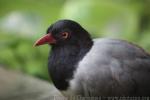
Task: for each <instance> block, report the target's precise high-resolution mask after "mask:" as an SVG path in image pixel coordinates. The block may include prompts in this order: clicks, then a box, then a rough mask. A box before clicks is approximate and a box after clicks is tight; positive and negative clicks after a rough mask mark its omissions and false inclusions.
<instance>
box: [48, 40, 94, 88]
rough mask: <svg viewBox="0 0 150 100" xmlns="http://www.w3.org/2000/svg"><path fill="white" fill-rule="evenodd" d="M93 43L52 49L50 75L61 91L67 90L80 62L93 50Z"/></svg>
mask: <svg viewBox="0 0 150 100" xmlns="http://www.w3.org/2000/svg"><path fill="white" fill-rule="evenodd" d="M92 45H93V42H92V41H90V42H88V43H85V44H82V43H81V44H80V45H65V46H58V47H57V46H56V47H53V48H52V51H51V53H50V57H49V63H48V67H49V73H50V76H51V79H52V81H53V83H54V85H55V86H56V88H58V89H60V90H66V89H67V87H68V86H69V80H70V79H71V78H72V77H73V72H74V71H75V70H76V68H77V64H78V62H79V61H80V60H81V59H82V58H83V57H84V56H85V55H86V53H87V52H88V51H89V50H90V49H91V47H92Z"/></svg>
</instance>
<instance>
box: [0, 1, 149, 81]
mask: <svg viewBox="0 0 150 100" xmlns="http://www.w3.org/2000/svg"><path fill="white" fill-rule="evenodd" d="M59 19H72V20H75V21H77V22H78V23H80V24H81V25H82V26H83V27H84V28H85V29H86V30H87V31H88V32H89V33H90V34H91V35H92V37H93V38H101V37H108V38H119V39H124V40H128V41H130V42H133V43H135V44H138V45H140V46H141V47H143V48H144V49H146V50H147V51H150V0H0V65H1V66H3V67H5V68H8V69H12V70H19V71H22V72H23V73H27V74H29V75H33V76H36V77H39V78H42V79H46V80H50V79H49V76H48V70H47V58H48V54H49V50H50V48H49V46H48V45H44V46H40V47H37V48H35V47H33V44H34V42H35V41H36V39H38V38H39V37H41V36H42V35H43V34H45V32H46V30H47V28H48V27H49V25H51V24H52V23H54V22H55V21H57V20H59Z"/></svg>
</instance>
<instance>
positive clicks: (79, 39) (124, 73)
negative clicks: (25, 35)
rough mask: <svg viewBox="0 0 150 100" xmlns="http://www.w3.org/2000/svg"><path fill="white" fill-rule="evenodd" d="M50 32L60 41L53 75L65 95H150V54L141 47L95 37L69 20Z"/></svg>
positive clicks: (52, 58) (55, 48) (52, 56)
mask: <svg viewBox="0 0 150 100" xmlns="http://www.w3.org/2000/svg"><path fill="white" fill-rule="evenodd" d="M64 30H65V31H64ZM64 32H67V33H65V35H64ZM49 33H51V34H52V35H53V37H54V38H55V39H56V41H57V43H54V42H53V44H52V51H51V53H50V56H49V64H48V67H49V72H50V76H51V78H52V81H53V83H54V85H55V86H56V88H57V89H59V90H60V91H61V92H62V93H63V94H64V95H65V96H78V95H80V96H86V97H87V96H88V97H93V96H150V55H149V54H148V53H146V52H145V51H144V50H143V49H142V48H140V47H138V46H136V45H134V44H131V43H128V42H126V41H123V40H117V39H107V38H102V39H95V40H92V39H91V38H90V36H89V34H88V32H87V31H86V30H84V29H83V28H82V27H81V26H80V25H79V24H77V23H75V22H73V21H70V20H61V21H58V22H56V23H55V24H54V25H52V26H51V27H50V28H49V29H48V34H49ZM62 33H63V34H62ZM61 34H62V35H61ZM66 34H67V35H66ZM47 37H50V39H51V38H52V37H51V35H46V39H47ZM66 37H67V38H66ZM43 39H45V37H44V38H42V41H44V42H45V41H48V43H52V42H49V41H50V40H43ZM52 40H54V39H51V41H52ZM40 41H41V39H40ZM38 43H39V41H38V42H37V43H36V44H38ZM40 43H41V42H40ZM41 44H42V43H41ZM38 45H39V44H38Z"/></svg>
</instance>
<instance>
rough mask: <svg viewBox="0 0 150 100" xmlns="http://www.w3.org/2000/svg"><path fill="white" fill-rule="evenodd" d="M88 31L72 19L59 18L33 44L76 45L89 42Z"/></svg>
mask: <svg viewBox="0 0 150 100" xmlns="http://www.w3.org/2000/svg"><path fill="white" fill-rule="evenodd" d="M91 41H92V40H91V38H90V35H89V34H88V32H87V31H86V30H85V29H84V28H82V27H81V26H80V24H78V23H76V22H75V21H72V20H59V21H57V22H55V23H54V24H52V25H51V26H50V27H49V28H48V30H47V34H46V35H44V36H43V37H41V38H40V39H39V40H37V41H36V42H35V46H39V45H43V44H50V45H52V46H54V45H68V44H71V45H78V44H83V45H84V43H86V42H87V43H88V42H91Z"/></svg>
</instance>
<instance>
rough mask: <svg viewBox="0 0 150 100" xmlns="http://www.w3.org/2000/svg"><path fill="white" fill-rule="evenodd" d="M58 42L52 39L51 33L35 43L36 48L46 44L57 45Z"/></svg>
mask: <svg viewBox="0 0 150 100" xmlns="http://www.w3.org/2000/svg"><path fill="white" fill-rule="evenodd" d="M55 43H56V40H55V39H54V38H53V37H52V35H51V33H48V34H46V35H44V36H43V37H41V38H40V39H38V40H37V41H36V42H35V43H34V46H39V45H44V44H55Z"/></svg>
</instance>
